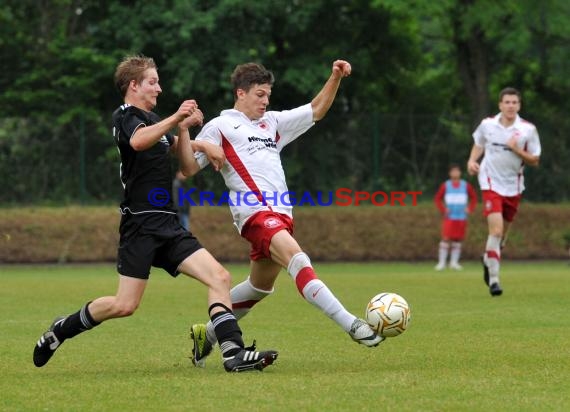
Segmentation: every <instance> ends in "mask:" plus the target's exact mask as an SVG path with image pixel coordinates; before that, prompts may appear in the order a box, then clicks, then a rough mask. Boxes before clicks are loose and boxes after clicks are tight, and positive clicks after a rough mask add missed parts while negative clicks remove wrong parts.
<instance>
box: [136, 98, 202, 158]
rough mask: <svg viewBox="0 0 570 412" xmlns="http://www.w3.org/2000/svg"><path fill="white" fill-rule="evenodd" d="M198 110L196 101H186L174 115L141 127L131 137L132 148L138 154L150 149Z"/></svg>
mask: <svg viewBox="0 0 570 412" xmlns="http://www.w3.org/2000/svg"><path fill="white" fill-rule="evenodd" d="M197 108H198V105H197V104H196V101H195V100H185V101H184V102H182V104H181V105H180V107H179V108H178V110H177V111H176V113H174V114H173V115H171V116H169V117H167V118H166V119H164V120H161V121H160V122H158V123H156V124H153V125H151V126H146V127H139V128H138V129H137V131H136V132H135V133H134V134H133V136H132V137H131V140H130V145H131V147H132V148H133V149H135V150H136V151H137V152H139V151H142V150H147V149H150V148H151V147H152V146H154V145H155V144H156V142H158V141H159V140H160V139H161V138H162V136H164V135H165V134H166V133H168V132H169V131H170V130H172V129H173V128H174V127H176V125H177V124H178V123H180V122H181V121H183V120H184V119H186V118H187V117H189V116H191V115H192V113H194V112H195V111H196V110H197Z"/></svg>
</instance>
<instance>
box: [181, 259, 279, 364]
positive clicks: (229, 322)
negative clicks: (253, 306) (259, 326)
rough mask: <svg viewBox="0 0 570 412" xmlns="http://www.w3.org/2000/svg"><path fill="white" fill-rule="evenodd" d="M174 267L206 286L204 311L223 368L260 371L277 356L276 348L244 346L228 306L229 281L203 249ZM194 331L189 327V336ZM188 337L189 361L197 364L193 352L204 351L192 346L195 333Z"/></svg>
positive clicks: (229, 300) (221, 268)
mask: <svg viewBox="0 0 570 412" xmlns="http://www.w3.org/2000/svg"><path fill="white" fill-rule="evenodd" d="M178 269H179V270H180V271H181V272H182V273H185V274H188V276H191V277H193V278H195V279H197V280H199V281H200V282H202V283H203V284H204V285H206V286H207V287H208V304H209V309H208V314H209V316H210V322H211V323H212V326H213V329H214V332H215V335H216V340H217V341H218V342H219V344H220V350H221V351H222V356H223V359H224V368H225V369H226V371H228V372H242V371H247V370H262V369H263V368H265V367H266V366H269V365H271V364H272V363H273V361H274V360H275V359H276V358H277V352H276V351H263V352H257V351H255V348H254V347H252V348H245V347H244V344H243V339H242V332H241V329H240V328H239V325H238V323H237V319H236V317H235V316H234V313H233V312H232V310H231V309H230V308H231V307H232V302H231V298H230V293H229V287H230V283H231V277H230V274H229V272H228V271H227V270H226V269H225V268H224V267H223V266H222V265H221V264H220V263H218V261H216V260H215V259H214V258H213V256H212V255H211V254H210V253H209V252H208V251H206V250H205V249H200V250H198V251H197V252H194V253H193V254H192V255H191V256H189V257H188V258H186V259H185V260H184V261H183V262H182V263H181V264H180V266H179V268H178ZM193 329H194V328H193ZM204 332H205V331H204ZM194 333H195V331H194V330H192V335H194ZM192 337H193V340H194V342H195V347H194V350H193V362H194V364H198V360H197V359H196V358H197V353H196V352H197V350H198V351H199V350H202V352H204V348H196V339H195V336H192ZM202 342H204V341H202ZM206 356H207V355H206Z"/></svg>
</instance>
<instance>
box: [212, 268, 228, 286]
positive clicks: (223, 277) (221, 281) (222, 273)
mask: <svg viewBox="0 0 570 412" xmlns="http://www.w3.org/2000/svg"><path fill="white" fill-rule="evenodd" d="M211 281H212V286H214V287H216V288H219V289H224V290H228V289H229V288H230V286H231V284H232V275H231V274H230V272H228V271H227V270H226V269H225V268H223V267H220V268H218V269H216V270H215V271H214V272H213V273H212V277H211Z"/></svg>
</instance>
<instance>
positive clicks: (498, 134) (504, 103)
mask: <svg viewBox="0 0 570 412" xmlns="http://www.w3.org/2000/svg"><path fill="white" fill-rule="evenodd" d="M520 108H521V95H520V92H519V91H518V90H516V89H514V88H511V87H508V88H506V89H503V90H502V91H501V92H500V94H499V110H500V113H499V114H497V115H496V116H494V117H489V118H487V119H484V120H483V121H482V122H481V124H480V125H479V127H477V129H476V130H475V132H473V139H474V141H475V143H474V145H473V148H472V149H471V155H470V156H469V160H468V161H467V170H468V172H469V173H470V174H472V175H473V174H478V179H479V186H480V188H481V191H482V195H483V213H484V215H485V216H486V217H487V223H488V227H489V236H488V238H487V244H486V247H485V254H484V255H483V266H484V279H485V283H487V285H488V286H489V291H490V293H491V295H492V296H499V295H501V294H502V293H503V290H502V288H501V286H500V283H499V268H500V261H501V247H502V246H503V245H504V242H505V240H506V238H507V234H508V230H509V227H510V224H511V222H512V221H513V219H514V217H515V215H516V213H517V210H518V206H519V202H520V199H521V196H522V192H523V190H524V189H525V187H524V176H523V170H524V166H525V165H529V166H538V163H539V160H540V153H541V147H540V139H539V137H538V132H537V130H536V127H535V126H534V125H533V124H532V123H530V122H527V121H526V120H523V119H521V118H520V117H519V115H518V112H519V110H520ZM483 154H485V156H484V158H483V161H482V162H481V164H479V163H478V160H479V159H480V158H481V156H482V155H483Z"/></svg>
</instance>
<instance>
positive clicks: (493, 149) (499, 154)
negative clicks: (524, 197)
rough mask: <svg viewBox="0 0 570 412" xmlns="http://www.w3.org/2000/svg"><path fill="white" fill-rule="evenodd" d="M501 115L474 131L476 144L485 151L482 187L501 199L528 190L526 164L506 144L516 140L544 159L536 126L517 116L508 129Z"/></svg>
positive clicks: (520, 145) (521, 145) (480, 170)
mask: <svg viewBox="0 0 570 412" xmlns="http://www.w3.org/2000/svg"><path fill="white" fill-rule="evenodd" d="M500 116H501V113H499V114H497V115H496V116H495V117H489V118H487V119H484V120H483V121H482V122H481V124H480V125H479V127H477V129H476V130H475V131H474V132H473V139H474V141H475V144H476V145H477V146H481V147H483V148H484V149H485V152H484V153H485V155H484V157H483V161H482V162H481V166H480V168H479V176H478V178H479V187H480V188H481V190H492V191H493V192H496V193H498V194H500V195H501V196H516V195H519V194H520V193H522V192H523V190H524V176H523V170H524V162H523V160H522V159H521V158H520V156H518V155H516V154H515V153H513V151H512V150H511V149H510V148H509V147H508V146H507V144H506V143H507V141H508V140H509V139H510V138H511V137H516V138H517V146H518V147H520V148H521V149H524V150H526V151H527V152H528V153H530V154H531V155H533V156H540V153H541V147H540V140H539V138H538V132H537V130H536V127H535V126H534V125H533V124H532V123H530V122H527V121H526V120H523V119H521V118H520V117H519V116H518V115H517V117H516V119H515V121H514V123H513V124H512V125H511V126H509V127H504V126H503V125H502V124H501V123H500V122H499V119H500Z"/></svg>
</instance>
